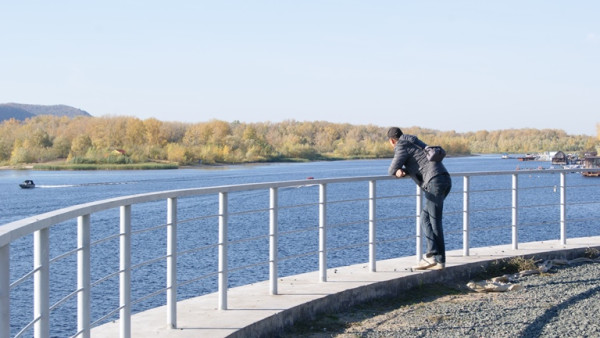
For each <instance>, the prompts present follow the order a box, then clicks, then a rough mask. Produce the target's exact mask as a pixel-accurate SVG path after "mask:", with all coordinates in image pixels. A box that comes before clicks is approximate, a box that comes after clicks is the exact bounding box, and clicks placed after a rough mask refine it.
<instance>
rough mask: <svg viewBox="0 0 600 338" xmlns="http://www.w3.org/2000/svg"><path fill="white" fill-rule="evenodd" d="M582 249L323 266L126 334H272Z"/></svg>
mask: <svg viewBox="0 0 600 338" xmlns="http://www.w3.org/2000/svg"><path fill="white" fill-rule="evenodd" d="M589 248H596V249H600V237H583V238H571V239H569V240H568V241H567V244H566V245H561V244H560V243H559V241H558V240H553V241H543V242H531V243H520V244H519V249H518V250H513V249H512V246H511V245H500V246H492V247H482V248H472V249H471V250H470V252H469V256H463V251H462V250H454V251H449V252H447V264H446V269H444V270H442V271H419V272H413V271H411V269H410V267H411V266H413V265H414V264H415V263H416V257H415V256H410V257H401V258H395V259H389V260H383V261H378V262H377V272H369V271H368V264H367V263H363V264H356V265H351V266H345V267H338V268H332V269H329V270H328V272H327V282H319V281H318V280H319V275H318V272H316V271H315V272H309V273H304V274H299V275H294V276H288V277H282V278H279V281H278V294H277V295H270V294H269V282H268V281H264V282H258V283H254V284H250V285H244V286H240V287H236V288H231V289H229V292H228V295H227V298H228V309H227V310H217V304H218V295H217V294H216V293H212V294H208V295H204V296H200V297H196V298H191V299H186V300H183V301H179V302H178V304H177V311H178V312H177V328H170V327H168V325H167V323H166V318H167V309H166V307H165V306H161V307H157V308H154V309H150V310H147V311H144V312H141V313H138V314H135V315H133V316H132V323H131V327H132V336H134V337H138V336H139V337H232V338H235V337H272V336H274V335H276V334H277V333H279V332H282V331H283V330H284V329H285V328H286V327H289V326H291V325H293V324H294V323H297V322H301V321H306V320H311V319H315V318H316V317H317V316H319V315H320V314H323V313H328V312H336V311H340V310H342V309H347V308H349V307H351V306H354V305H358V304H360V303H363V302H366V301H369V300H373V299H378V298H382V297H395V296H399V295H401V294H402V293H404V292H406V291H408V290H410V289H412V288H414V287H418V286H422V285H427V284H432V283H457V282H464V283H466V282H467V281H469V280H470V279H471V278H472V277H474V276H475V275H476V274H477V273H479V272H481V271H482V270H483V269H484V268H485V267H487V266H488V265H489V264H490V263H492V262H495V261H497V260H502V259H509V258H512V257H525V258H531V257H534V258H537V259H552V258H566V259H571V258H574V257H578V256H581V255H582V254H584V253H585V251H586V250H588V249H589ZM118 335H119V321H118V320H117V321H114V322H111V323H107V324H104V325H102V326H99V327H97V328H94V329H93V330H92V336H93V337H117V336H118Z"/></svg>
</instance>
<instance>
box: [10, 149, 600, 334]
mask: <svg viewBox="0 0 600 338" xmlns="http://www.w3.org/2000/svg"><path fill="white" fill-rule="evenodd" d="M389 162H390V160H389V159H384V160H353V161H334V162H310V163H273V164H253V165H236V166H214V167H201V168H193V169H178V170H149V171H35V170H0V200H1V201H2V203H0V224H5V223H8V222H11V221H15V220H18V219H22V218H25V217H29V216H33V215H36V214H40V213H43V212H47V211H51V210H56V209H60V208H63V207H67V206H71V205H74V204H80V203H85V202H90V201H96V200H101V199H107V198H112V197H117V196H125V195H133V194H139V193H145V192H154V191H163V190H174V189H185V188H195V187H208V186H221V185H235V184H244V183H259V182H274V181H289V180H302V179H306V178H308V177H312V178H315V179H321V178H335V177H355V176H377V175H386V174H387V167H388V165H389ZM444 163H445V165H446V167H447V168H448V170H449V171H450V172H454V173H455V172H477V171H503V170H515V169H517V168H518V169H521V170H527V169H537V168H540V167H541V168H549V167H550V163H549V162H519V161H517V160H516V159H501V157H500V156H499V155H484V156H471V157H449V158H446V159H445V160H444ZM525 176H526V177H525V178H524V179H521V180H520V183H519V184H520V187H526V188H530V189H526V190H524V191H523V192H521V193H520V199H521V200H523V202H521V204H522V205H524V210H523V211H522V212H521V213H522V214H523V215H524V216H526V217H528V218H533V219H536V220H539V223H540V224H539V225H535V226H531V227H528V229H527V231H525V232H524V233H523V234H522V235H521V234H520V240H521V241H528V240H546V239H557V238H558V230H557V229H556V223H557V219H558V218H557V217H558V208H557V207H556V206H555V205H554V206H552V207H549V208H544V207H541V208H531V209H530V208H528V207H527V205H528V204H531V203H532V201H535V203H536V204H540V203H541V204H544V203H549V204H552V203H553V204H556V201H557V198H558V193H557V189H556V185H557V184H559V183H558V175H557V174H549V175H541V174H531V175H525ZM26 179H31V180H33V181H35V183H36V188H35V189H21V188H20V187H19V186H18V184H19V183H20V182H22V181H24V180H26ZM510 179H511V178H510V176H504V177H496V176H483V177H474V178H473V179H472V182H471V189H472V190H478V193H477V196H475V195H474V196H473V197H472V206H471V208H472V209H473V210H476V209H481V210H485V211H483V212H481V213H477V212H475V213H473V215H472V217H471V218H472V219H471V223H472V224H473V227H474V228H481V229H482V231H481V234H480V235H478V236H473V238H472V239H471V246H474V247H477V246H484V245H495V244H500V243H508V242H509V241H510V240H509V239H508V240H507V238H506V237H507V236H508V238H510V229H508V230H507V229H506V224H507V220H508V224H510V210H509V209H506V208H502V209H499V210H494V206H496V205H498V204H502V205H510V198H511V197H510V196H511V195H510V191H506V190H505V189H507V188H508V187H510ZM568 179H569V185H574V186H577V187H578V188H577V191H573V192H569V195H568V200H569V201H581V200H585V199H589V198H590V196H592V195H597V191H598V183H600V179H593V178H591V179H590V178H584V177H582V176H581V175H579V174H569V175H568ZM386 182H389V184H386V185H384V186H383V187H382V188H381V189H379V188H378V194H381V195H384V196H385V195H392V196H393V195H395V194H399V193H400V194H414V191H415V189H414V184H413V183H412V181H410V180H398V181H386ZM363 185H364V183H363ZM302 189H316V187H313V188H302ZM302 189H297V191H290V194H292V193H293V197H289V198H290V199H294V201H295V202H298V201H299V200H301V199H302V198H304V197H303V196H304V195H308V194H305V193H304V192H306V190H304V191H303V190H302ZM344 189H348V191H347V195H348V198H353V195H354V194H362V195H364V189H362V191H360V192H356V193H355V191H354V190H353V189H354V188H352V187H351V186H350V187H345V188H344ZM496 189H504V190H502V191H496ZM399 191H400V192H399ZM362 195H361V196H362ZM286 196H287V195H286V194H282V198H281V203H282V204H284V205H285V203H287V202H286ZM290 196H292V195H290ZM310 196H311V198H314V196H315V194H314V193H312V194H310ZM263 197H264V196H261V195H257V194H253V193H244V194H242V195H241V196H239V197H238V198H240V199H243V200H244V201H248V200H257V201H259V200H266V199H264V198H263ZM407 200H409V202H407V204H406V206H407V208H409V209H408V211H407V210H404V209H405V208H404V207H403V204H402V203H399V202H397V200H396V199H387V200H385V199H384V200H382V201H381V202H380V203H378V217H380V218H382V219H383V218H386V217H388V216H389V215H391V214H395V215H402V214H404V215H414V197H412V198H408V199H407ZM204 202H205V203H204ZM204 202H203V203H201V204H203V206H202V207H206V208H216V200H215V198H214V197H210V198H209V197H206V200H205V201H204ZM300 202H302V201H300ZM310 202H314V200H310V201H307V203H310ZM195 203H196V204H194V205H186V204H185V202H182V203H181V204H180V206H179V207H180V208H183V209H186V208H200V206H198V204H197V203H198V202H195ZM257 203H258V202H257ZM411 203H412V206H411ZM232 204H233V205H234V206H233V207H232V209H235V201H233V203H232ZM148 208H149V209H148ZM161 208H162V209H164V203H163V204H161ZM344 208H348V206H346V207H340V208H339V209H336V207H335V206H332V208H331V210H328V222H331V223H352V222H354V221H355V219H352V218H351V217H350V216H348V215H349V214H351V210H348V209H344ZM350 208H352V206H351V207H350ZM586 208H587V209H586ZM589 208H597V204H592V205H591V206H585V205H578V206H574V207H573V208H571V209H570V211H569V212H570V215H571V214H581V215H585V214H586V213H589V212H590V211H591V210H590V209H589ZM151 209H152V207H151V206H150V207H147V209H143V210H137V211H136V212H137V214H135V215H134V221H135V220H136V219H142V220H143V221H142V222H141V223H144V222H146V220H150V219H154V218H157V219H160V221H163V222H164V217H163V216H162V214H161V215H158V214H156V215H155V214H154V211H153V210H151ZM157 209H158V208H157ZM445 210H446V215H447V216H446V217H445V219H446V218H447V220H445V231H446V243H447V249H448V250H453V249H458V248H460V247H461V246H462V213H461V212H462V179H461V178H458V177H457V178H455V179H454V182H453V189H452V193H451V195H450V196H449V197H448V199H447V203H446V207H445ZM549 210H550V211H549ZM117 212H118V211H117ZM214 212H215V211H213V212H212V213H213V214H214ZM113 214H114V212H113ZM496 215H497V216H496ZM112 216H114V215H110V216H109V215H108V213H107V214H106V216H104V214H100V215H99V216H98V217H96V216H94V219H93V220H92V224H93V227H96V228H93V234H92V236H93V237H94V236H97V238H102V237H105V236H107V235H109V234H110V233H114V231H115V226H114V224H113V226H112V227H110V230H109V229H108V228H109V225H106V224H104V223H103V221H104V220H103V219H104V218H105V217H106V219H109V217H112ZM530 216H532V217H530ZM316 217H317V215H316V213H315V215H312V216H311V215H307V214H306V213H305V212H304V213H303V212H302V211H299V213H298V212H295V211H294V210H293V209H292V210H290V211H287V212H281V214H280V220H279V221H280V223H281V225H280V227H281V228H282V229H287V230H294V229H296V228H302V227H306V226H308V225H311V224H312V225H313V226H314V224H316V223H318V220H317V218H316ZM98 218H100V219H98ZM329 218H330V220H329ZM230 221H231V222H232V225H231V227H232V231H231V232H230V240H235V239H237V238H244V237H252V236H259V235H264V233H265V231H266V230H265V227H256V226H250V225H254V224H260V223H261V222H262V223H265V222H264V220H262V221H258V220H257V219H254V218H252V216H245V215H242V216H239V217H238V218H232V219H230ZM266 223H267V224H268V222H266ZM545 223H548V224H551V226H544V224H545ZM94 224H100V226H95V225H94ZM154 225H155V224H154ZM144 226H147V225H145V224H138V223H136V224H133V227H134V228H135V227H140V228H142V227H144ZM194 226H195V227H191V226H190V228H189V229H186V225H182V226H181V227H180V229H179V232H180V238H179V248H178V249H179V250H180V251H181V250H187V249H190V248H194V247H197V246H198V245H210V243H214V238H215V236H217V235H216V227H215V226H214V222H213V223H208V224H206V225H205V224H202V225H199V224H195V225H194ZM499 226H501V228H502V229H497V228H498V227H499ZM98 227H101V229H98ZM590 227H595V228H594V229H595V230H594V231H593V232H592V233H590V231H589V230H590ZM104 228H107V229H106V233H104V231H105V229H104ZM116 228H117V231H118V224H117V227H116ZM267 228H268V226H267ZM597 228H598V227H597V224H595V222H591V221H582V222H577V223H576V224H574V225H573V226H572V227H571V228H569V232H568V235H569V236H571V237H573V236H583V235H599V230H598V229H597ZM350 229H352V228H350ZM74 231H75V229H74V226H73V224H66V225H59V226H56V227H54V228H53V230H52V231H51V245H52V247H51V256H52V255H53V251H56V252H57V253H56V254H58V253H60V252H64V251H68V250H72V249H73V246H74V245H75V244H74V243H69V244H64V245H63V243H61V242H62V241H63V239H64V238H75V237H74V235H73V233H74ZM254 232H256V233H254ZM414 233H415V226H414V220H410V219H408V220H406V221H405V222H403V223H402V224H400V225H399V224H398V222H385V221H382V222H379V223H378V232H377V234H378V240H381V241H386V240H389V239H390V238H402V237H406V238H408V240H406V241H402V240H400V241H395V242H393V243H390V244H386V245H381V246H379V247H378V259H385V258H391V257H397V256H401V255H414V239H412V240H410V238H411V236H414ZM328 235H329V236H331V240H330V245H332V246H333V247H336V246H338V245H339V246H343V245H346V244H347V243H349V242H350V243H353V241H357V242H364V241H365V240H366V238H365V228H364V227H362V228H360V229H357V230H348V228H343V229H339V230H336V229H332V230H331V231H330V233H329V234H328ZM141 236H142V237H143V236H146V235H141ZM93 239H94V238H93ZM161 241H162V242H164V236H163V234H162V233H161V234H160V235H159V236H156V234H154V233H150V234H148V235H147V238H144V239H141V240H140V242H138V244H137V246H136V244H135V242H134V244H133V250H134V251H135V253H134V255H133V257H132V260H133V262H132V263H133V264H136V262H140V261H144V260H146V259H148V255H150V253H145V251H144V249H145V248H144V247H145V245H144V244H145V243H150V242H158V243H160V242H161ZM328 241H329V240H328ZM140 243H141V244H140ZM246 243H247V242H246ZM250 243H253V242H250ZM242 245H244V244H242ZM246 245H248V246H252V245H256V246H257V247H258V248H256V250H257V251H256V252H263V253H264V252H265V250H268V245H267V243H266V241H262V242H261V241H258V243H254V244H246ZM316 245H317V243H316V241H315V238H314V234H311V233H308V234H306V233H305V234H298V235H293V236H287V237H286V238H282V239H280V245H279V247H280V255H282V256H286V255H294V254H296V253H298V252H305V251H306V248H307V247H309V248H310V247H315V246H316ZM148 246H150V245H148ZM163 247H164V245H163ZM238 249H239V250H238ZM238 249H232V251H235V252H241V254H240V255H239V256H235V255H232V256H231V257H230V260H231V261H230V267H235V266H236V264H241V265H243V264H247V263H248V260H250V263H252V258H250V259H249V258H248V254H247V253H248V252H253V251H252V250H253V248H251V247H243V248H238ZM315 249H316V248H315ZM97 250H98V252H100V251H103V254H104V255H106V253H107V252H108V257H109V258H105V259H102V260H100V261H93V262H92V268H93V270H92V280H98V279H99V278H102V277H103V276H105V275H106V274H107V273H110V272H113V271H115V269H117V270H118V253H117V252H118V241H113V243H109V244H106V245H99V246H98V249H97ZM361 250H362V251H361V252H360V253H358V254H356V253H355V254H353V255H347V254H346V251H345V250H341V251H333V252H331V253H330V256H329V257H328V262H329V266H330V267H335V266H340V265H348V264H355V263H358V262H365V261H366V260H367V259H368V255H367V252H366V250H364V249H361ZM112 251H114V254H113V255H110V252H112ZM138 252H139V254H138ZM267 252H268V251H267ZM215 254H216V249H214V248H213V249H208V250H205V251H202V252H201V253H199V254H192V255H188V256H187V257H181V258H180V259H179V260H178V269H179V271H180V273H181V275H180V276H178V280H180V282H182V281H185V280H188V279H193V278H197V277H198V276H201V275H202V273H200V272H198V270H199V268H200V267H202V268H203V270H204V271H209V272H210V271H216V266H215V264H216V261H215V259H214V256H215ZM92 255H94V253H92ZM267 255H268V254H267ZM249 256H252V257H253V256H256V253H253V254H250V255H249ZM11 257H12V260H11V282H12V281H14V280H15V279H16V278H18V277H19V276H22V275H23V274H24V273H26V272H27V271H29V270H31V269H32V258H31V236H26V237H24V238H22V239H20V240H18V241H16V242H15V243H13V245H11ZM105 257H106V256H105ZM92 259H93V260H94V258H92ZM261 261H264V257H263V258H261V259H260V260H257V261H256V262H261ZM161 264H162V263H161ZM73 266H76V261H75V257H70V258H67V259H63V260H61V261H59V262H57V263H56V264H53V268H52V269H51V283H52V287H53V288H56V289H58V291H56V292H52V293H51V303H54V302H56V301H58V300H59V299H61V298H62V297H64V296H65V295H66V294H68V293H69V292H71V291H72V288H73V285H72V284H73V283H75V285H76V282H75V281H76V275H75V274H74V272H73ZM317 267H318V263H317V257H316V255H313V256H309V257H303V258H301V259H294V260H290V261H286V262H282V263H281V265H280V275H290V274H296V273H301V272H306V271H311V270H316V269H317ZM159 268H160V269H162V267H159ZM267 268H268V267H267V266H266V265H261V266H257V267H255V268H252V271H251V273H248V272H247V271H245V272H243V273H241V272H239V273H238V272H234V273H232V274H231V275H230V286H236V285H241V284H247V283H251V282H255V281H258V280H265V279H266V278H267V276H268V270H267ZM163 271H164V270H163ZM204 273H206V272H204ZM133 282H134V283H142V284H144V285H147V287H148V288H150V289H156V288H161V287H164V283H165V280H164V274H156V272H155V270H152V268H150V267H149V268H145V267H142V268H140V269H139V272H137V274H136V275H134V276H133ZM115 287H116V288H118V278H115V279H113V281H112V282H106V283H101V284H100V285H99V286H98V287H96V288H95V291H94V292H93V293H92V297H93V299H96V301H94V300H93V301H94V302H95V303H94V307H93V310H92V312H93V313H92V315H93V320H94V319H95V318H98V317H100V316H101V315H102V314H104V313H106V309H111V308H115V307H116V306H118V299H114V298H110V297H107V299H104V298H105V294H106V293H108V292H106V290H107V289H108V288H115ZM63 288H64V289H66V290H67V291H62V289H63ZM17 289H18V290H15V292H14V293H15V295H16V296H15V297H14V298H15V299H14V300H12V299H11V326H13V323H14V325H15V328H14V329H13V331H14V330H17V328H18V327H22V325H23V324H22V323H23V322H27V321H29V320H31V318H32V316H33V315H32V310H31V299H30V298H28V297H24V298H23V297H19V296H18V294H19V292H23V294H29V295H30V294H31V293H30V292H31V283H24V284H22V285H20V286H19V287H18V288H17ZM69 289H71V291H69ZM143 289H145V288H143ZM19 290H20V291H19ZM215 290H216V278H207V279H206V280H202V281H200V282H197V283H191V284H189V285H186V286H185V287H181V288H180V289H179V290H178V299H185V298H189V297H193V296H196V295H199V294H205V293H208V292H214V291H215ZM142 291H145V290H142ZM133 296H134V299H135V297H136V294H135V292H134V295H133ZM75 303H76V302H74V301H73V302H71V301H68V302H66V303H64V304H63V305H62V306H61V308H63V309H59V310H57V311H56V314H53V317H52V323H53V327H54V328H53V335H58V336H62V335H72V334H73V333H74V331H73V329H74V328H73V325H74V324H73V322H72V321H69V320H68V318H69V316H72V315H69V314H68V313H69V311H71V310H72V309H73V308H74V306H75V305H76V304H75ZM98 304H100V305H98ZM161 304H164V297H161V296H159V297H154V298H151V299H150V300H148V301H145V302H141V303H139V304H137V305H136V306H135V307H134V311H141V310H144V309H147V308H150V307H154V306H158V305H161ZM113 319H114V318H113ZM65 323H66V324H65ZM13 331H11V333H12V334H14V333H15V332H13Z"/></svg>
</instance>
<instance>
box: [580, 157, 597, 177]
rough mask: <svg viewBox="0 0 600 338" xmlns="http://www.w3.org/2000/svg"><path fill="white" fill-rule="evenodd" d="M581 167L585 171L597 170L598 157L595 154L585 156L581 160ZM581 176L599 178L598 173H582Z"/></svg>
mask: <svg viewBox="0 0 600 338" xmlns="http://www.w3.org/2000/svg"><path fill="white" fill-rule="evenodd" d="M583 167H584V168H586V169H599V168H600V156H597V154H596V153H593V154H591V156H586V157H585V158H584V160H583ZM581 175H583V176H585V177H600V171H583V172H582V173H581Z"/></svg>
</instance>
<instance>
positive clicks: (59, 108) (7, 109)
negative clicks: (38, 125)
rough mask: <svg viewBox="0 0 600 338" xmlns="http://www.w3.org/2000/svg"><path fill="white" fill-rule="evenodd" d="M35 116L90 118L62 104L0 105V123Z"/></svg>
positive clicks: (84, 112) (83, 112)
mask: <svg viewBox="0 0 600 338" xmlns="http://www.w3.org/2000/svg"><path fill="white" fill-rule="evenodd" d="M36 115H55V116H68V117H75V116H92V115H90V114H89V113H88V112H86V111H84V110H81V109H77V108H73V107H70V106H65V105H64V104H59V105H52V106H42V105H37V104H20V103H0V121H4V120H8V119H11V118H15V119H17V120H25V119H26V118H29V117H33V116H36Z"/></svg>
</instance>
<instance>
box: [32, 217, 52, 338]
mask: <svg viewBox="0 0 600 338" xmlns="http://www.w3.org/2000/svg"><path fill="white" fill-rule="evenodd" d="M49 255H50V229H48V228H45V229H41V230H38V231H36V232H34V233H33V269H34V270H36V271H35V273H34V274H33V299H34V301H33V316H34V318H39V320H38V321H37V322H36V323H35V325H34V336H36V337H49V336H50V267H49V265H50V257H49Z"/></svg>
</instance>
